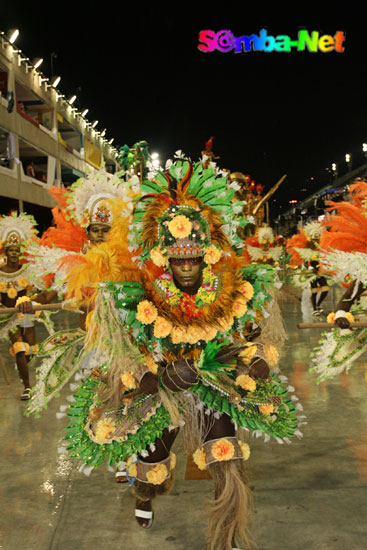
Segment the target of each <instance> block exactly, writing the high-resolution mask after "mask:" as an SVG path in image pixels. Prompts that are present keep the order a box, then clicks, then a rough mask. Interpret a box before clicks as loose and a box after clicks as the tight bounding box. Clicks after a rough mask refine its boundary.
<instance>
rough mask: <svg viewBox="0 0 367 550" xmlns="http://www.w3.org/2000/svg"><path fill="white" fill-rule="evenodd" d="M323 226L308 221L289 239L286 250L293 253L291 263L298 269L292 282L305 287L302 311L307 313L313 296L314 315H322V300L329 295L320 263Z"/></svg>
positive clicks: (293, 275)
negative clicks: (320, 242)
mask: <svg viewBox="0 0 367 550" xmlns="http://www.w3.org/2000/svg"><path fill="white" fill-rule="evenodd" d="M322 231H323V228H322V225H321V223H320V222H317V221H314V222H309V223H307V224H306V225H305V226H304V227H303V228H301V229H300V231H299V233H297V234H296V235H293V237H291V238H290V239H288V240H287V244H286V250H287V252H288V253H290V254H291V259H290V265H291V266H292V267H294V268H295V269H296V271H295V272H294V273H293V274H292V278H291V279H292V283H293V284H294V285H295V286H296V287H299V288H303V295H302V312H303V313H304V314H307V311H308V308H309V296H311V305H312V315H321V314H322V313H324V310H323V309H322V307H321V304H322V302H323V301H324V300H325V298H326V296H327V295H328V291H329V286H328V282H327V279H326V277H325V273H323V272H322V271H321V270H320V265H319V254H320V251H319V248H320V247H319V241H320V237H321V234H322Z"/></svg>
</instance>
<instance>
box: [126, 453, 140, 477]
mask: <svg viewBox="0 0 367 550" xmlns="http://www.w3.org/2000/svg"><path fill="white" fill-rule="evenodd" d="M132 461H133V460H132V458H131V457H130V458H129V459H128V460H127V462H126V470H127V472H128V474H129V477H136V476H137V475H138V469H137V467H136V464H133V463H132Z"/></svg>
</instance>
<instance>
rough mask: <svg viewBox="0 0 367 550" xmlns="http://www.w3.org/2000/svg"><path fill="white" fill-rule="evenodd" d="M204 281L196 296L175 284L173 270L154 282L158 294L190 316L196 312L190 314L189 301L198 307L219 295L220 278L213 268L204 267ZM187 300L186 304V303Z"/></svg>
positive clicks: (212, 300)
mask: <svg viewBox="0 0 367 550" xmlns="http://www.w3.org/2000/svg"><path fill="white" fill-rule="evenodd" d="M202 277H203V282H202V284H201V286H200V288H199V290H198V291H197V293H196V295H195V297H191V299H190V296H189V294H187V293H186V292H183V291H182V290H180V289H179V288H177V286H176V285H175V283H174V281H173V275H172V272H171V270H167V271H165V272H164V273H162V275H160V277H158V279H156V280H155V282H154V287H155V289H156V291H157V292H158V294H159V295H160V296H161V297H162V298H164V299H165V300H166V301H167V303H168V304H169V305H170V306H178V305H180V306H181V309H182V311H184V312H185V313H187V314H189V317H190V318H192V317H195V314H190V311H188V309H190V306H189V308H187V305H188V303H190V304H192V306H194V307H196V308H197V309H199V308H201V307H203V306H204V305H208V304H212V303H213V302H214V300H215V298H216V296H217V289H218V284H219V283H220V278H219V277H217V276H216V275H215V274H214V273H213V271H212V269H211V268H210V267H209V266H208V267H205V268H204V269H203V273H202ZM193 301H194V303H193ZM185 302H186V304H185Z"/></svg>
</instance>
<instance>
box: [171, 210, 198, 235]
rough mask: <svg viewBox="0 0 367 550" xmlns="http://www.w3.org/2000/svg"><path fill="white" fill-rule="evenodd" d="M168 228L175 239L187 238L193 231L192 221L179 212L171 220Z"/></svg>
mask: <svg viewBox="0 0 367 550" xmlns="http://www.w3.org/2000/svg"><path fill="white" fill-rule="evenodd" d="M168 229H169V232H170V233H171V235H172V236H173V237H175V239H185V238H186V237H188V236H189V235H190V233H191V230H192V223H191V221H190V220H189V218H187V217H186V216H183V215H182V214H179V215H178V216H175V217H174V218H173V219H172V220H171V221H170V222H169V224H168Z"/></svg>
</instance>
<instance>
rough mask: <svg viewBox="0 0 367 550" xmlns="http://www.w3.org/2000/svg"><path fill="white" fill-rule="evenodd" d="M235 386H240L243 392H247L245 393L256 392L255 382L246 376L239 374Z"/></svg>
mask: <svg viewBox="0 0 367 550" xmlns="http://www.w3.org/2000/svg"><path fill="white" fill-rule="evenodd" d="M236 385H237V386H241V388H242V389H243V390H247V391H255V390H256V382H255V380H254V379H253V378H251V376H249V375H248V374H240V375H239V376H237V378H236Z"/></svg>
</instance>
